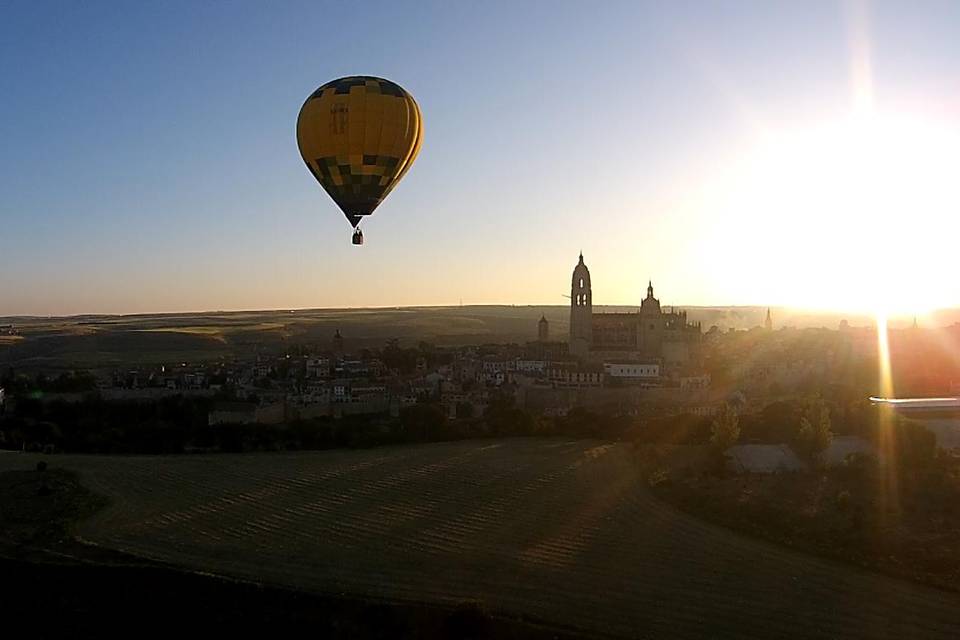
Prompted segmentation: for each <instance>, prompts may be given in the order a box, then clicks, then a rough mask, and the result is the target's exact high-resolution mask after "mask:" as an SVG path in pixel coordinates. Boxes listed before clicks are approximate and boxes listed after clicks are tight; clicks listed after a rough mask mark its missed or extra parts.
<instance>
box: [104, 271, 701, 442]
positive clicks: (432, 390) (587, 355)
mask: <svg viewBox="0 0 960 640" xmlns="http://www.w3.org/2000/svg"><path fill="white" fill-rule="evenodd" d="M570 298H571V300H570V329H569V331H570V333H569V337H567V336H564V338H566V339H560V340H556V339H552V338H551V332H550V322H549V321H548V320H547V318H546V317H545V316H541V318H540V320H539V322H538V325H537V339H536V340H534V341H531V342H528V343H526V344H520V345H518V344H512V345H483V346H472V347H456V348H447V349H442V348H437V349H435V350H434V351H433V352H431V353H427V352H424V353H421V354H420V355H419V356H418V357H417V359H416V363H415V366H414V367H412V370H411V366H409V363H408V364H407V366H405V367H403V369H404V370H403V371H401V370H400V369H399V368H397V367H391V366H388V364H387V363H386V362H384V360H389V358H387V357H386V355H385V354H386V353H388V351H387V350H386V349H385V350H382V351H380V352H377V351H373V352H371V351H369V350H365V351H364V353H365V354H366V356H359V355H351V354H350V353H349V351H348V350H347V348H346V345H345V340H344V336H343V335H341V333H340V332H339V331H337V332H336V333H335V335H334V336H333V338H332V341H331V345H330V348H329V349H328V350H326V351H323V352H320V353H312V354H309V355H288V354H285V355H274V356H264V355H259V356H254V357H253V358H251V359H250V360H242V359H238V360H231V361H221V362H215V363H207V364H188V363H179V364H177V365H173V366H170V365H158V366H155V367H146V368H143V367H141V368H137V369H127V370H116V371H112V372H109V373H107V374H106V375H102V376H101V377H100V378H99V386H100V389H99V392H100V394H101V396H102V397H104V398H106V399H115V400H123V399H126V400H147V399H157V398H160V397H163V396H166V395H185V396H209V397H212V398H215V399H216V402H215V406H214V408H213V410H212V411H211V412H210V415H209V423H210V424H223V423H280V422H285V421H291V420H296V419H308V418H314V417H319V416H334V417H338V416H343V415H351V414H377V413H389V414H393V415H398V414H399V412H400V410H401V409H402V408H403V407H404V406H408V405H411V404H415V403H418V402H434V403H439V404H440V405H441V406H442V407H443V409H444V411H445V412H446V413H447V415H448V416H449V417H451V418H463V417H478V416H481V415H482V414H483V412H484V410H485V409H486V407H487V405H488V403H489V401H490V397H491V394H492V393H501V394H503V393H507V394H512V395H513V397H514V398H515V399H516V402H517V404H518V406H521V407H525V408H528V409H530V410H532V411H536V412H540V413H544V414H550V415H562V414H564V413H565V412H567V411H569V410H570V409H571V408H572V407H575V406H605V407H610V406H614V407H616V408H617V409H616V410H619V411H629V412H633V411H637V410H639V407H640V405H642V404H644V403H648V404H649V403H651V402H653V403H657V402H660V403H666V404H667V405H671V406H674V407H675V408H676V410H677V411H680V410H687V411H690V410H693V411H695V412H699V411H703V410H707V409H704V407H705V406H706V405H707V404H708V402H707V401H706V400H705V399H704V398H705V394H706V395H709V393H708V391H709V386H710V380H709V377H708V376H706V375H704V374H703V373H701V369H700V357H701V356H700V347H701V331H700V326H699V324H694V323H690V322H688V321H687V316H686V313H685V312H683V311H674V310H670V311H664V310H663V309H661V306H660V302H659V300H657V299H656V298H655V297H654V295H653V285H652V283H651V284H650V285H649V286H648V288H647V296H646V298H645V299H644V300H643V301H642V302H641V304H640V306H639V307H638V308H637V309H636V310H635V311H633V312H628V313H596V312H594V311H593V296H592V288H591V282H590V272H589V270H588V269H587V266H586V264H585V263H584V260H583V256H582V255H581V256H580V260H579V262H578V264H577V265H576V267H575V268H574V271H573V278H572V283H571V296H570ZM393 347H396V345H395V344H394V345H393ZM685 403H686V404H685ZM691 404H692V405H693V406H688V405H691Z"/></svg>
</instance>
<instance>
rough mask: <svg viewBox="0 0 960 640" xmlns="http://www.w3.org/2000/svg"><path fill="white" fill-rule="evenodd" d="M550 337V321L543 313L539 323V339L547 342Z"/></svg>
mask: <svg viewBox="0 0 960 640" xmlns="http://www.w3.org/2000/svg"><path fill="white" fill-rule="evenodd" d="M549 339H550V323H549V322H547V316H545V315H541V316H540V322H538V323H537V340H539V341H540V342H546V341H547V340H549Z"/></svg>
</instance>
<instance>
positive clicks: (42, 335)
mask: <svg viewBox="0 0 960 640" xmlns="http://www.w3.org/2000/svg"><path fill="white" fill-rule="evenodd" d="M594 308H595V310H596V311H598V312H605V311H630V310H634V309H636V307H626V306H596V307H594ZM676 308H677V309H685V310H687V312H688V319H689V320H690V321H691V322H700V323H702V325H703V329H704V331H707V330H708V329H709V328H710V327H711V326H712V325H716V326H718V327H720V328H721V329H728V328H735V329H748V328H751V327H756V326H760V325H762V324H763V320H764V316H765V315H766V311H767V308H766V307H759V306H742V307H681V306H677V307H676ZM568 314H569V310H568V307H567V306H565V305H564V306H559V305H552V306H551V305H548V306H537V305H530V306H516V305H510V306H508V305H471V306H456V307H397V308H377V309H297V310H278V311H236V312H201V313H172V314H146V315H122V316H100V315H85V316H71V317H65V318H38V317H9V318H0V365H5V366H8V365H20V366H37V367H45V366H49V367H60V366H63V367H112V366H118V365H122V364H125V363H128V362H176V361H198V360H211V359H217V358H222V357H228V356H231V355H249V354H250V353H252V352H257V351H261V350H262V351H264V352H275V351H282V350H285V349H286V348H288V345H294V344H296V345H310V346H311V347H315V348H319V349H323V348H327V347H328V346H329V345H330V341H331V338H332V336H333V334H334V332H335V331H336V330H338V329H339V330H340V332H341V334H342V335H343V336H344V338H345V340H346V346H347V349H348V350H353V349H362V348H369V347H377V346H382V345H383V344H384V343H385V342H386V341H387V340H388V339H390V338H398V339H400V341H401V342H404V343H410V344H412V343H416V342H418V341H421V340H424V341H428V342H432V343H435V344H440V345H459V344H478V343H484V342H487V343H505V342H518V343H522V342H526V341H529V340H534V339H535V338H536V335H537V321H538V320H539V319H540V316H541V315H544V316H546V318H547V320H549V321H550V335H551V337H553V338H555V339H557V340H563V339H565V338H566V335H567V332H568V331H569V317H568ZM771 314H772V317H773V323H774V327H775V328H779V327H784V326H786V327H797V328H805V327H828V328H836V327H837V326H838V325H839V323H840V321H841V320H844V319H846V320H847V321H848V322H849V324H850V325H852V326H863V325H870V324H873V320H872V319H871V318H870V317H868V316H865V315H860V316H856V315H847V316H844V315H841V314H835V313H821V312H808V311H800V310H792V309H784V308H779V307H774V308H772V309H771ZM912 321H913V319H912V318H897V319H894V320H893V321H892V322H891V324H892V326H906V325H908V324H910V323H911V322H912ZM958 321H960V310H946V311H939V312H937V313H935V314H932V315H930V316H928V317H926V318H924V319H922V322H923V323H924V324H926V325H928V326H942V325H948V324H952V323H954V322H958Z"/></svg>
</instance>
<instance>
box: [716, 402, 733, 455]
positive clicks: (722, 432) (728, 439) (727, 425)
mask: <svg viewBox="0 0 960 640" xmlns="http://www.w3.org/2000/svg"><path fill="white" fill-rule="evenodd" d="M739 439H740V417H739V416H738V415H737V412H736V411H735V410H734V408H733V407H731V406H730V405H728V404H727V405H724V406H723V409H721V410H720V413H719V414H717V417H716V418H714V419H713V424H712V425H711V427H710V444H711V445H712V446H713V448H714V449H716V451H718V452H720V453H722V452H724V451H726V450H727V449H729V448H730V447H732V446H733V445H735V444H736V443H737V440H739Z"/></svg>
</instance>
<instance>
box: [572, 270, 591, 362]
mask: <svg viewBox="0 0 960 640" xmlns="http://www.w3.org/2000/svg"><path fill="white" fill-rule="evenodd" d="M592 342H593V294H592V293H591V290H590V270H589V269H587V265H585V264H584V263H583V253H582V252H581V253H580V262H578V263H577V266H576V267H574V269H573V278H572V280H571V282H570V353H571V354H573V355H575V356H579V357H581V358H584V357H586V356H587V354H588V353H589V351H590V345H591V343H592Z"/></svg>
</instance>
